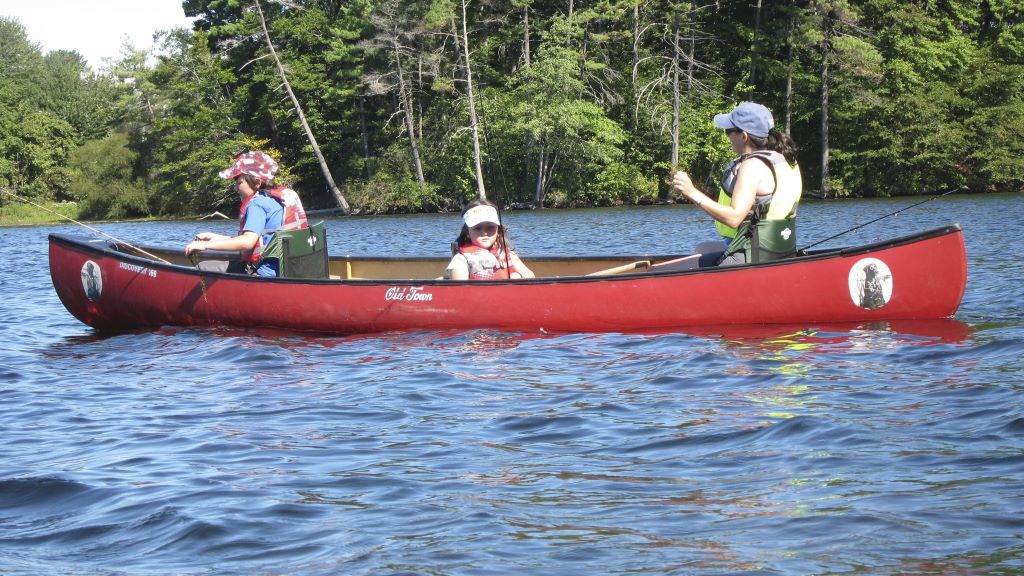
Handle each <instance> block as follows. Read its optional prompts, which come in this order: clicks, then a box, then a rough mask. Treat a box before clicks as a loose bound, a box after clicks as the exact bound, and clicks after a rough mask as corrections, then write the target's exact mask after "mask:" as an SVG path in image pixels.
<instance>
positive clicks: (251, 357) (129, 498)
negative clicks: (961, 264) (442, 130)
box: [0, 196, 1024, 575]
mask: <svg viewBox="0 0 1024 576" xmlns="http://www.w3.org/2000/svg"><path fill="white" fill-rule="evenodd" d="M915 201H917V200H907V199H902V200H878V201H875V200H859V201H833V202H805V204H804V205H803V206H802V207H801V217H802V218H801V222H800V226H801V228H800V238H801V242H800V244H801V245H806V244H809V243H811V242H814V241H817V240H820V239H824V238H827V237H828V236H831V235H833V234H836V233H839V232H841V231H843V230H845V229H848V228H850V227H853V226H856V225H858V224H861V223H864V222H867V221H870V220H872V219H874V218H877V217H879V216H882V215H884V214H887V213H890V212H893V211H896V210H898V209H899V208H901V207H903V206H907V205H909V204H913V203H914V202H915ZM1022 215H1024V198H1022V197H1021V196H973V197H972V196H948V197H944V198H942V199H938V200H935V201H933V202H929V203H927V204H924V205H921V206H919V207H916V208H913V209H910V210H907V211H906V212H903V213H901V214H900V215H899V216H893V217H890V218H886V219H884V220H882V221H880V222H878V223H875V224H871V225H869V226H865V227H863V228H861V229H859V230H857V231H855V232H853V233H850V234H847V235H845V236H842V237H840V238H837V239H835V240H834V241H830V242H829V243H827V244H826V245H833V246H836V245H843V244H854V243H860V242H862V241H867V240H876V239H882V238H886V237H891V236H896V235H902V234H906V233H911V232H916V231H919V230H923V229H927V228H932V227H936V226H940V225H944V224H947V223H951V222H959V223H960V224H961V225H962V226H963V227H964V230H965V232H966V239H967V250H968V257H969V273H970V277H969V282H968V286H967V294H966V297H965V299H964V302H963V305H962V306H961V309H960V311H959V312H958V313H957V315H956V318H955V319H954V320H952V321H947V322H939V323H909V324H906V325H895V324H893V325H885V324H883V325H868V326H860V327H834V326H814V325H811V326H798V327H789V328H786V329H774V328H773V329H757V328H748V329H730V330H720V331H714V330H712V331H705V332H704V333H685V332H679V333H655V334H571V335H541V334H519V333H495V332H492V331H483V330H479V331H467V332H401V333H385V334H372V335H362V336H350V337H340V336H339V337H310V336H304V335H295V334H281V333H263V332H256V331H239V330H233V329H228V328H222V329H179V328H166V329H161V330H156V331H147V332H141V333H132V334H121V335H115V336H100V335H97V334H96V333H94V332H93V331H92V330H91V329H90V328H88V327H86V326H85V325H83V324H81V323H79V322H78V321H77V320H75V319H74V318H73V317H71V316H70V315H69V314H68V313H67V312H66V311H65V310H64V308H63V307H62V305H61V303H60V301H59V300H58V299H57V297H56V295H55V293H54V291H53V288H52V286H51V284H50V280H49V275H48V269H47V259H46V236H47V234H48V233H49V232H52V231H61V232H77V230H76V227H74V226H53V227H31V228H4V229H0V242H2V245H3V246H5V247H7V250H6V254H7V256H6V264H5V267H4V271H3V273H2V275H0V288H2V289H3V296H4V297H3V299H2V300H0V307H2V308H0V341H2V342H3V348H2V352H0V407H2V411H0V440H2V442H0V574H73V575H101V574H103V575H105V574H246V575H248V574H268V575H270V574H273V575H277V574H551V575H555V574H557V575H564V574H1019V573H1022V572H1024V379H1022V376H1024V373H1022V372H1024V360H1022V359H1021V358H1022V353H1024V288H1022V284H1021V278H1022V265H1021V263H1020V257H1019V254H1020V252H1021V251H1022V250H1024V240H1022V239H1024V224H1022V218H1021V216H1022ZM505 218H506V222H507V223H508V224H509V226H510V228H511V230H512V235H513V239H514V240H515V241H516V243H517V244H518V246H519V248H520V250H521V252H522V254H523V256H524V258H527V259H528V258H529V256H530V255H531V254H532V255H541V254H592V253H618V254H634V253H638V252H650V253H678V252H687V251H689V250H690V248H691V247H692V246H693V245H694V244H695V243H696V242H698V241H700V240H705V239H709V238H710V237H712V236H713V233H712V227H711V225H710V223H709V221H708V220H707V218H706V217H705V216H703V215H702V214H700V213H699V212H698V211H697V210H696V209H695V208H693V207H691V206H676V207H651V208H628V209H614V210H581V211H542V212H515V213H509V214H507V215H506V216H505ZM458 225H459V221H458V217H457V216H456V215H427V216H393V217H360V218H348V219H332V220H330V221H329V241H330V245H331V250H332V252H334V253H339V254H340V253H350V254H363V255H365V254H378V253H385V254H393V255H424V256H425V255H444V254H447V250H448V248H447V246H448V243H449V242H450V241H451V240H452V239H453V238H454V236H455V234H456V232H457V228H458ZM235 226H236V224H234V223H229V222H219V223H214V224H208V223H197V222H156V223H125V224H102V225H97V227H98V228H99V229H101V230H103V231H104V232H106V233H108V234H112V235H115V236H117V237H119V238H122V239H124V240H127V241H130V242H139V243H147V244H157V245H164V246H184V243H185V240H186V239H187V238H189V237H191V235H192V234H194V233H195V232H197V231H199V230H203V229H208V228H210V227H213V228H214V229H215V230H218V231H222V232H230V231H231V230H232V229H233V227H235ZM83 232H85V233H86V234H88V232H87V231H83ZM679 297H680V298H683V299H685V298H686V297H687V296H686V294H680V295H679ZM495 305H496V306H500V302H496V303H495Z"/></svg>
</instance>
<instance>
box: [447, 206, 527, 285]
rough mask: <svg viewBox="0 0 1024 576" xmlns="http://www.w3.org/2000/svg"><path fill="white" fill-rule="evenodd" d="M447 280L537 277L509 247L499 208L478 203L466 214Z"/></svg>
mask: <svg viewBox="0 0 1024 576" xmlns="http://www.w3.org/2000/svg"><path fill="white" fill-rule="evenodd" d="M445 276H446V277H448V278H450V279H452V280H508V279H517V278H533V277H534V274H533V271H532V270H530V269H529V268H527V267H526V264H523V261H522V260H520V259H519V255H518V254H516V251H515V250H514V249H512V248H511V247H509V246H508V245H507V243H506V235H505V228H504V226H502V225H501V220H500V218H498V207H497V206H495V205H494V204H492V203H491V202H488V201H487V200H474V201H472V202H470V203H469V204H467V205H466V207H465V209H463V211H462V231H461V232H460V233H459V237H458V239H457V240H456V241H455V255H454V256H453V257H452V261H451V262H450V263H449V264H448V269H447V270H445Z"/></svg>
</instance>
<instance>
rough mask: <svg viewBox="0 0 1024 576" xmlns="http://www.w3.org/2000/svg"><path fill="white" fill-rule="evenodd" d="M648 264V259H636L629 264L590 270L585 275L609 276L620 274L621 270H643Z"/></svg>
mask: <svg viewBox="0 0 1024 576" xmlns="http://www.w3.org/2000/svg"><path fill="white" fill-rule="evenodd" d="M650 265H651V261H650V260H637V261H636V262H630V263H629V264H623V265H621V266H614V267H612V268H605V269H604V270H598V271H597V272H591V273H590V274H587V276H611V275H613V274H622V273H623V272H643V271H644V270H646V269H647V267H648V266H650Z"/></svg>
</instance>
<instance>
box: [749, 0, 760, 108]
mask: <svg viewBox="0 0 1024 576" xmlns="http://www.w3.org/2000/svg"><path fill="white" fill-rule="evenodd" d="M760 35H761V0H757V10H756V11H755V12H754V47H753V50H752V51H751V54H750V98H751V100H753V98H754V86H755V84H754V82H755V78H756V77H757V76H756V73H757V51H758V41H759V37H760Z"/></svg>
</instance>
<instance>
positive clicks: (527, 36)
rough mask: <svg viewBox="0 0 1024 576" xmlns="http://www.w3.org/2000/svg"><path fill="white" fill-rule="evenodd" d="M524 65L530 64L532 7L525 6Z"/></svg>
mask: <svg viewBox="0 0 1024 576" xmlns="http://www.w3.org/2000/svg"><path fill="white" fill-rule="evenodd" d="M523 65H525V66H529V65H530V7H529V6H523Z"/></svg>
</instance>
